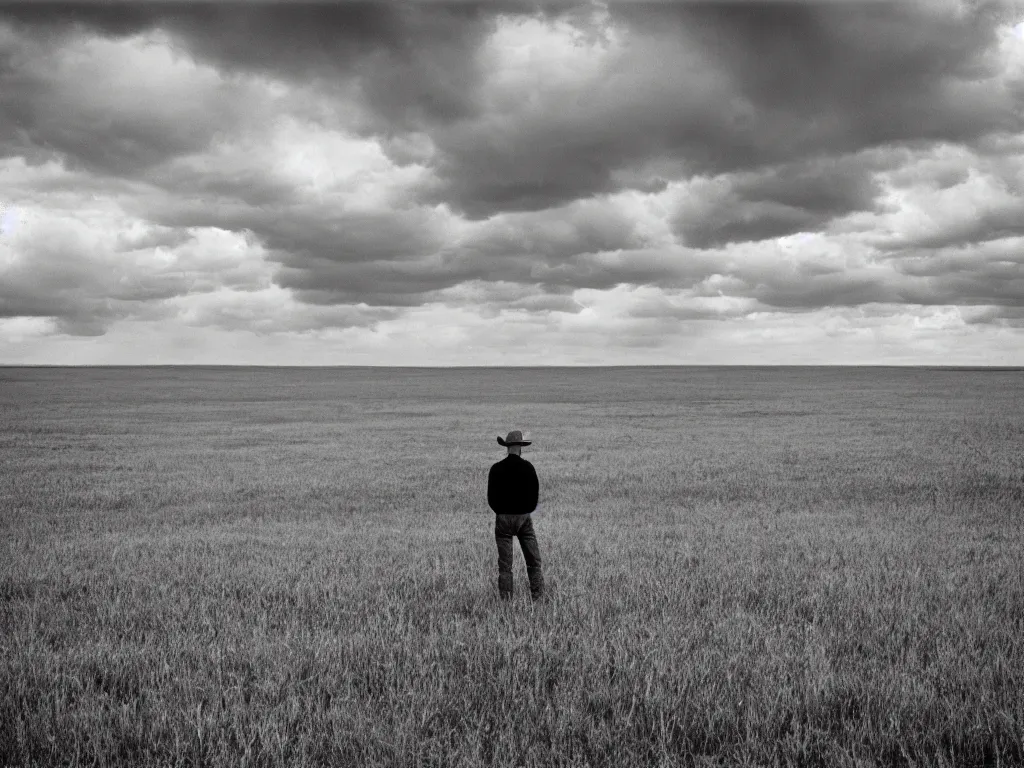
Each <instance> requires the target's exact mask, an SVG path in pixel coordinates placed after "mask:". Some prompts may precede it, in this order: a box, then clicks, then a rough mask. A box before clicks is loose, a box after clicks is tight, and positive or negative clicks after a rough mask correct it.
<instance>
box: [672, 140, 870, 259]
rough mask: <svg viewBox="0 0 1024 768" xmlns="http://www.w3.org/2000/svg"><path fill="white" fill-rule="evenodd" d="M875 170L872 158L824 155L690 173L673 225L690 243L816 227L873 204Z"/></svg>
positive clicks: (718, 242) (775, 234) (778, 234)
mask: <svg viewBox="0 0 1024 768" xmlns="http://www.w3.org/2000/svg"><path fill="white" fill-rule="evenodd" d="M873 171H874V169H873V168H872V163H871V160H870V158H862V157H856V156H853V157H851V156H848V157H824V158H814V159H811V160H801V161H797V162H793V163H787V164H783V165H781V166H774V167H769V168H766V169H764V170H761V171H756V172H747V173H737V174H726V175H723V176H718V177H714V178H712V179H705V178H698V179H694V180H693V181H691V182H690V183H689V184H688V189H687V192H688V194H687V195H686V197H685V198H684V199H683V201H682V203H681V205H680V208H679V211H678V212H677V214H676V217H675V227H676V231H677V232H678V233H679V235H680V236H681V237H682V239H683V240H684V242H685V243H686V244H687V245H690V246H692V247H694V248H708V247H715V246H720V245H725V244H726V243H730V242H744V241H748V240H763V239H767V238H775V237H782V236H785V235H790V234H793V233H795V232H815V231H818V230H819V229H821V228H823V227H825V226H827V225H828V223H829V222H830V221H832V220H833V219H836V218H839V217H842V216H844V215H846V214H848V213H851V212H855V211H864V210H871V209H872V208H873V206H874V200H875V196H876V194H877V193H878V185H877V183H876V181H875V179H874V173H873Z"/></svg>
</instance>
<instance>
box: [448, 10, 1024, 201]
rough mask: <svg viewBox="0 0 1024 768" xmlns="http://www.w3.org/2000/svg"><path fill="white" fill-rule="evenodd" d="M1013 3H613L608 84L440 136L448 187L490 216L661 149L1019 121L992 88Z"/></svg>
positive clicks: (783, 153) (695, 164) (851, 141)
mask: <svg viewBox="0 0 1024 768" xmlns="http://www.w3.org/2000/svg"><path fill="white" fill-rule="evenodd" d="M1002 7H1003V6H999V5H994V4H985V5H981V6H974V7H973V9H972V10H969V11H967V12H965V13H964V14H963V15H962V16H957V15H955V14H953V13H951V12H949V11H943V10H936V9H935V8H934V7H933V6H930V5H929V4H924V3H887V2H875V3H860V2H858V3H844V2H830V3H764V4H755V3H717V2H716V3H678V4H670V3H653V4H648V3H632V2H630V3H618V4H612V5H611V10H612V14H613V18H615V19H616V20H618V21H620V22H622V23H624V24H625V25H626V27H627V30H628V32H629V33H630V34H631V35H632V37H629V38H628V39H627V42H626V43H625V46H626V47H625V49H624V50H623V52H622V53H621V55H620V56H618V57H616V58H615V60H614V61H613V62H612V63H610V64H609V66H608V70H607V72H605V74H604V77H603V78H601V79H598V80H595V81H594V82H588V83H587V84H586V85H585V87H581V89H580V90H579V92H577V93H574V94H573V98H572V100H571V101H570V102H568V103H567V102H566V101H565V99H564V98H561V99H560V98H558V97H557V96H555V97H552V98H550V99H548V100H546V101H545V100H544V99H543V98H542V99H541V100H540V106H539V107H537V108H536V109H529V108H524V109H522V110H520V111H518V112H513V113H511V114H508V115H502V116H501V117H500V119H499V118H496V117H495V118H489V116H486V115H485V116H483V117H482V118H480V119H478V120H465V121H462V122H461V123H459V124H458V125H455V126H451V127H449V128H446V129H445V130H444V131H443V132H441V131H438V132H437V133H436V134H435V140H436V141H437V143H438V145H439V146H440V147H441V149H442V151H443V155H442V163H441V173H442V175H443V176H444V178H445V179H446V180H447V182H448V185H449V186H448V189H447V190H446V194H447V195H448V196H449V197H450V199H453V200H454V201H456V202H457V203H458V204H459V205H460V206H461V207H462V208H463V209H464V210H466V211H467V212H468V213H469V214H470V215H474V216H485V215H487V214H488V213H490V212H493V211H495V210H501V209H532V208H540V207H546V206H549V205H552V204H556V203H558V202H559V201H562V200H565V199H571V198H574V197H580V196H585V195H588V194H593V193H599V192H603V191H609V190H611V189H614V188H616V186H617V184H618V183H620V180H621V179H622V178H624V176H628V171H629V169H631V168H633V167H634V166H636V165H638V164H645V163H646V164H648V165H650V164H651V161H652V160H657V159H658V158H663V159H665V160H666V161H672V160H677V161H680V162H682V163H683V166H684V168H685V172H687V173H693V172H700V173H706V174H714V173H720V172H728V171H732V170H736V169H741V168H756V167H759V166H763V165H766V164H771V163H778V162H783V161H786V160H790V159H793V158H797V157H805V156H806V155H807V154H808V153H810V154H817V153H828V152H853V151H857V150H859V149H862V148H865V147H871V146H879V145H883V144H886V143H891V142H918V141H922V140H927V141H971V140H974V139H976V138H978V137H981V136H984V135H986V134H988V133H990V132H992V131H996V130H1016V129H1019V128H1020V127H1021V112H1020V103H1021V102H1020V97H1019V93H1018V94H1017V95H1016V96H1015V97H1013V95H1012V94H1010V95H1011V98H1007V94H1006V93H1003V92H1002V91H1000V89H999V88H998V87H995V86H992V87H986V86H985V84H984V81H985V78H987V77H989V76H991V75H993V74H994V72H993V70H992V69H991V68H990V67H989V64H988V60H987V58H986V56H987V54H988V53H989V52H990V50H991V48H992V46H993V45H994V43H995V42H996V38H995V34H994V30H995V26H996V24H997V22H998V21H999V20H1000V19H1001V18H1002V16H1001V15H1000V13H999V12H998V11H999V10H1000V9H1001V8H1002ZM668 164H669V165H671V162H668ZM617 172H618V173H617ZM624 172H625V173H624Z"/></svg>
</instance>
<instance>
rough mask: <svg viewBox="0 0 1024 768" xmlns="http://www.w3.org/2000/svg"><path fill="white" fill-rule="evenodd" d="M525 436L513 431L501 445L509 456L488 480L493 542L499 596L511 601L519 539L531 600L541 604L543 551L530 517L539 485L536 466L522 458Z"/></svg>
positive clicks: (493, 471)
mask: <svg viewBox="0 0 1024 768" xmlns="http://www.w3.org/2000/svg"><path fill="white" fill-rule="evenodd" d="M531 442H533V441H532V440H523V433H522V432H520V431H519V430H518V429H514V430H512V431H511V432H509V433H508V436H507V437H506V438H505V439H504V440H502V439H501V438H500V437H499V438H498V445H501V446H504V447H506V448H508V456H506V457H505V458H504V459H502V460H501V461H499V462H498V463H496V464H495V465H494V466H492V467H491V471H490V474H488V476H487V503H488V505H489V506H490V507H491V509H492V510H494V539H495V541H497V543H498V594H499V595H501V599H502V600H510V599H511V598H512V537H513V536H515V537H517V538H518V539H519V546H520V547H521V548H522V550H523V559H524V560H526V573H527V576H528V577H529V579H530V596H531V597H532V598H533V599H534V600H539V599H540V598H541V596H542V595H543V592H544V573H543V571H541V563H540V547H539V546H538V545H537V536H536V535H535V534H534V532H533V520H532V519H531V518H530V513H531V512H533V511H534V510H535V509H536V508H537V494H538V491H539V484H538V482H537V472H536V470H535V469H534V468H533V464H531V463H530V462H528V461H527V460H526V459H524V458H523V455H522V452H523V446H524V445H529V444H530V443H531Z"/></svg>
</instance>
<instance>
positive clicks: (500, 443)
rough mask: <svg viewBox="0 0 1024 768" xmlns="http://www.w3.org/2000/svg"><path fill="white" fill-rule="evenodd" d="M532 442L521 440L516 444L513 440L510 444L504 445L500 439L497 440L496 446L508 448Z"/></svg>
mask: <svg viewBox="0 0 1024 768" xmlns="http://www.w3.org/2000/svg"><path fill="white" fill-rule="evenodd" d="M532 442H533V440H522V441H519V442H516V441H515V440H513V441H512V442H510V443H506V442H505V441H504V440H502V439H501V438H500V437H499V438H498V445H500V446H501V447H502V448H508V447H509V446H513V445H529V444H530V443H532Z"/></svg>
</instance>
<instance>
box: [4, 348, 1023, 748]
mask: <svg viewBox="0 0 1024 768" xmlns="http://www.w3.org/2000/svg"><path fill="white" fill-rule="evenodd" d="M0 409H2V410H0V421H2V425H3V429H2V433H0V463H2V468H0V471H2V475H0V509H2V518H0V525H2V541H3V543H2V550H0V644H2V647H0V651H2V653H0V765H125V766H127V765H147V764H153V765H155V764H160V765H310V766H313V765H338V766H350V765H351V766H357V765H389V766H390V765H394V766H412V765H417V766H419V765H423V766H476V765H494V766H549V765H560V766H585V765H591V766H598V765H615V766H622V767H629V766H657V765H804V766H814V765H828V766H833V765H834V766H842V765H849V766H854V765H857V766H871V765H884V766H890V765H919V766H936V765H948V766H967V765H1024V565H1022V564H1024V557H1022V555H1024V452H1022V446H1024V371H1020V370H1016V371H1013V370H1004V371H1000V370H976V371H971V370H937V369H933V370H925V369H786V368H779V369H755V368H751V369H747V368H735V369H713V368H707V369H699V368H695V369H687V368H648V369H546V370H539V369H538V370H520V371H496V370H449V371H440V370H411V369H407V370H380V369H378V370H373V369H308V370H295V369H291V370H282V369H208V368H206V369H204V368H186V369H182V368H152V369H116V368H104V369H28V368H24V369H22V368H0ZM514 427H518V428H521V429H524V430H526V431H528V433H529V434H530V435H531V436H532V438H533V440H534V441H535V442H534V444H533V446H531V447H529V448H527V449H525V451H524V456H525V457H526V458H528V459H530V460H531V461H532V462H533V463H534V465H535V466H536V468H537V471H538V474H539V476H540V480H541V506H540V509H539V510H538V512H537V513H536V514H535V516H534V518H535V526H536V529H537V533H538V538H539V541H540V546H541V552H542V555H543V557H544V561H545V572H546V578H547V582H548V586H549V590H550V591H549V594H550V599H549V600H548V601H547V602H546V603H544V604H539V605H536V606H535V605H533V604H532V603H531V601H530V600H529V596H528V589H527V582H526V578H525V567H524V565H523V561H522V556H521V554H520V552H519V550H518V545H517V546H516V598H515V600H514V601H513V602H512V603H511V604H502V603H500V602H499V600H498V598H497V589H496V582H497V573H496V550H495V547H494V540H493V516H492V514H491V513H490V512H489V511H488V509H487V507H486V500H485V491H486V488H485V484H486V477H487V470H488V468H489V467H490V464H491V463H493V462H494V461H497V460H498V459H500V458H501V457H502V455H503V451H502V449H501V448H500V447H499V446H498V445H497V443H496V442H495V436H496V435H499V434H500V435H504V434H505V432H507V431H508V430H509V429H512V428H514Z"/></svg>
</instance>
